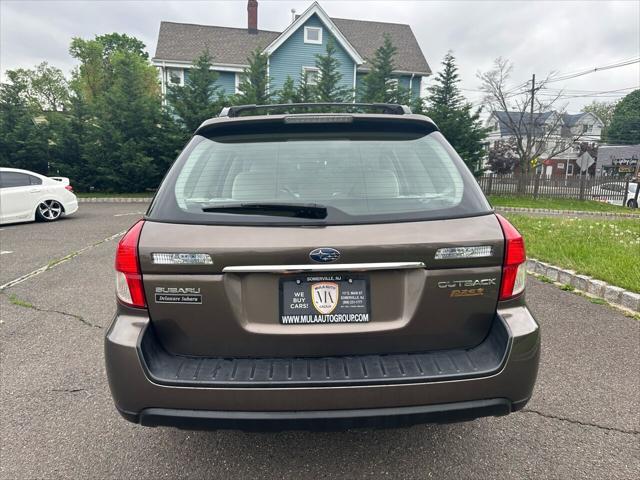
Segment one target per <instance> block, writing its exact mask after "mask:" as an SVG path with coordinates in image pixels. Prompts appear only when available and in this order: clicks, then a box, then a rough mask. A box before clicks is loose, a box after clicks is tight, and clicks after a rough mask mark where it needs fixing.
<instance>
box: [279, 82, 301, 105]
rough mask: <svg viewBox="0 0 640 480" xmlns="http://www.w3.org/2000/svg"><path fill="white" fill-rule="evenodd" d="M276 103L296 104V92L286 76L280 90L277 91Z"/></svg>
mask: <svg viewBox="0 0 640 480" xmlns="http://www.w3.org/2000/svg"><path fill="white" fill-rule="evenodd" d="M278 103H298V90H297V89H296V84H295V82H294V81H293V78H291V77H290V76H287V79H286V80H285V81H284V84H283V85H282V88H281V89H280V90H279V91H278Z"/></svg>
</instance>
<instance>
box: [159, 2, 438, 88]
mask: <svg viewBox="0 0 640 480" xmlns="http://www.w3.org/2000/svg"><path fill="white" fill-rule="evenodd" d="M247 13H248V22H247V28H231V27H219V26H208V25H194V24H186V23H174V22H161V24H160V33H159V34H158V44H157V47H156V54H155V56H154V57H153V59H152V61H153V63H154V65H156V66H157V67H158V69H159V71H160V78H161V85H162V91H163V93H165V92H166V87H167V85H168V84H169V83H175V84H179V85H183V84H184V82H185V79H187V78H188V76H189V69H190V68H192V66H193V61H194V59H196V58H197V57H198V56H199V55H200V54H201V53H202V52H203V51H204V50H205V49H208V50H209V52H210V53H211V55H212V56H213V61H214V64H213V67H212V68H213V69H214V70H215V71H217V72H218V74H219V78H218V83H219V85H220V87H221V88H222V89H223V90H224V92H225V93H226V94H228V95H231V94H233V93H236V92H237V89H238V85H239V84H240V79H241V76H242V73H243V71H244V69H245V68H246V67H247V58H248V57H249V55H250V54H251V52H253V51H255V50H256V49H258V48H259V49H261V50H262V51H263V52H264V53H265V54H266V55H267V57H268V67H269V68H268V72H269V77H270V81H271V88H273V89H274V91H276V90H278V89H280V88H281V87H282V85H283V84H284V82H285V81H286V79H287V77H291V78H292V79H293V80H294V81H296V82H298V81H299V79H300V77H301V74H302V73H303V72H307V74H308V75H307V78H308V81H309V83H311V84H313V83H314V82H316V81H317V75H318V70H317V68H316V66H315V64H316V54H323V53H324V52H325V48H326V45H327V42H328V41H329V40H333V42H334V44H335V45H336V48H337V53H336V57H337V58H338V60H339V61H340V71H341V73H342V82H343V84H344V85H343V86H344V87H348V88H352V89H357V88H358V86H359V85H360V84H361V82H362V79H363V78H364V77H365V76H366V74H367V72H368V70H369V60H370V59H371V58H373V56H374V53H375V51H376V49H377V48H378V47H380V46H381V45H382V43H383V41H384V35H385V34H387V35H389V36H390V37H391V41H392V42H393V44H394V45H395V46H396V48H397V49H398V51H397V54H396V57H395V67H396V70H395V71H394V75H395V77H396V78H397V81H398V83H399V84H400V85H401V86H403V87H404V88H406V89H407V90H409V91H410V92H411V94H412V95H413V96H414V97H417V96H422V92H423V91H424V88H425V83H426V81H425V80H426V77H427V76H429V75H431V69H430V68H429V64H428V63H427V60H426V59H425V57H424V54H423V53H422V50H421V49H420V45H419V44H418V41H417V40H416V37H415V35H414V34H413V31H412V30H411V27H410V26H409V25H403V24H397V23H384V22H369V21H363V20H348V19H341V18H330V17H329V16H328V15H327V14H326V12H325V11H324V10H323V9H322V7H321V6H320V5H319V4H318V2H314V3H313V4H311V6H310V7H309V8H307V10H305V11H304V13H302V14H301V15H298V16H295V17H294V18H293V19H292V22H291V23H290V24H289V26H288V27H287V28H286V29H285V30H284V31H283V32H274V31H268V30H259V29H258V2H257V0H249V1H248V4H247Z"/></svg>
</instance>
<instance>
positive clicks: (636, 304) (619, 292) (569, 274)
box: [527, 258, 640, 313]
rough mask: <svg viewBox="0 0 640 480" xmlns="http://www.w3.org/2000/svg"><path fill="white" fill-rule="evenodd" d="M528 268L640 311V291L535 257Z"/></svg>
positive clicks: (597, 296)
mask: <svg viewBox="0 0 640 480" xmlns="http://www.w3.org/2000/svg"><path fill="white" fill-rule="evenodd" d="M527 270H528V271H529V272H531V273H533V274H535V275H542V276H544V277H547V278H548V279H550V280H553V281H554V282H558V283H563V284H565V285H571V286H572V287H573V288H574V289H576V290H578V291H580V292H583V293H586V294H588V295H589V296H591V297H596V298H600V299H602V300H606V301H607V302H609V303H611V304H613V305H615V306H617V307H622V308H624V309H626V310H631V311H632V312H634V313H640V293H635V292H631V291H629V290H625V289H624V288H621V287H616V286H614V285H609V284H608V283H606V282H603V281H602V280H596V279H595V278H591V277H588V276H586V275H579V274H577V273H576V272H574V271H573V270H565V269H563V268H560V267H556V266H555V265H550V264H548V263H544V262H541V261H539V260H536V259H534V258H530V259H527Z"/></svg>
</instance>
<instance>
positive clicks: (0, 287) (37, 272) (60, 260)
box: [0, 230, 127, 292]
mask: <svg viewBox="0 0 640 480" xmlns="http://www.w3.org/2000/svg"><path fill="white" fill-rule="evenodd" d="M125 233H127V231H126V230H123V231H122V232H118V233H115V234H113V235H111V236H109V237H107V238H104V239H102V240H100V241H99V242H96V243H92V244H91V245H87V246H86V247H83V248H81V249H80V250H76V251H75V252H71V253H69V254H67V255H65V256H64V257H62V258H56V259H54V260H51V261H50V262H49V263H48V264H46V265H43V266H42V267H40V268H36V269H35V270H33V271H31V272H29V273H26V274H24V275H22V276H20V277H18V278H14V279H13V280H11V281H9V282H7V283H5V284H4V285H0V292H1V291H3V290H5V289H7V288H10V287H13V286H14V285H17V284H19V283H22V282H24V281H25V280H29V279H30V278H32V277H35V276H36V275H40V274H41V273H44V272H46V271H47V270H50V269H51V268H53V267H55V266H57V265H60V264H61V263H64V262H67V261H69V260H71V259H72V258H75V257H77V256H78V255H82V254H83V253H85V252H86V251H87V250H91V249H92V248H95V247H97V246H98V245H102V244H103V243H105V242H109V241H111V240H114V239H116V238H118V237H121V236H122V235H124V234H125Z"/></svg>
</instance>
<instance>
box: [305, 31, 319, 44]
mask: <svg viewBox="0 0 640 480" xmlns="http://www.w3.org/2000/svg"><path fill="white" fill-rule="evenodd" d="M304 43H315V44H318V45H321V44H322V28H320V27H304Z"/></svg>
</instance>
